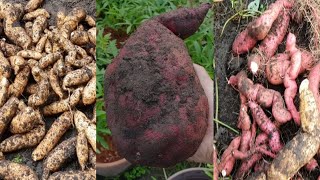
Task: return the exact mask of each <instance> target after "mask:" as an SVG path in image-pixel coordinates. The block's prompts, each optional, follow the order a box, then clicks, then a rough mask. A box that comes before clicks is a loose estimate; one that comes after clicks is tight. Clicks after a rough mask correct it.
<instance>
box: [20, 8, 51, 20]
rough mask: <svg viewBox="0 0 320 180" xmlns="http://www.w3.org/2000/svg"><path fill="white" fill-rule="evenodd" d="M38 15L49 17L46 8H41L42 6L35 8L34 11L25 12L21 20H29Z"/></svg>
mask: <svg viewBox="0 0 320 180" xmlns="http://www.w3.org/2000/svg"><path fill="white" fill-rule="evenodd" d="M38 16H44V17H46V18H49V17H50V14H49V13H48V11H47V10H45V9H42V8H39V9H37V10H35V11H32V12H29V13H27V14H25V15H24V16H23V20H25V21H30V20H33V19H35V18H36V17H38Z"/></svg>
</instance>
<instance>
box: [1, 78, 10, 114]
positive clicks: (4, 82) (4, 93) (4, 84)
mask: <svg viewBox="0 0 320 180" xmlns="http://www.w3.org/2000/svg"><path fill="white" fill-rule="evenodd" d="M9 85H10V84H9V81H8V79H7V78H5V77H2V78H1V80H0V108H1V107H2V106H3V105H4V104H5V103H6V102H7V100H8V98H9V92H8V91H9Z"/></svg>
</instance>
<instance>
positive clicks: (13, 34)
mask: <svg viewBox="0 0 320 180" xmlns="http://www.w3.org/2000/svg"><path fill="white" fill-rule="evenodd" d="M4 32H5V34H6V36H7V37H8V38H9V39H10V40H11V41H12V42H14V43H15V44H16V45H18V46H20V47H22V48H23V49H28V48H29V47H30V45H31V38H30V37H29V35H28V34H27V32H26V31H25V29H24V28H22V27H19V26H13V25H12V24H6V25H5V28H4ZM18 55H19V54H18Z"/></svg>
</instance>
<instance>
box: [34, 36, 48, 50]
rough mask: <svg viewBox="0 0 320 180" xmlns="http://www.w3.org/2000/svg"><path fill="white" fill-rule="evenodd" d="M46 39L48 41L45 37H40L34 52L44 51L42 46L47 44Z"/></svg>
mask: <svg viewBox="0 0 320 180" xmlns="http://www.w3.org/2000/svg"><path fill="white" fill-rule="evenodd" d="M47 39H48V37H47V35H44V36H42V37H41V38H40V39H39V41H38V43H37V45H36V47H35V51H37V52H39V53H42V51H43V50H44V46H45V44H46V42H47Z"/></svg>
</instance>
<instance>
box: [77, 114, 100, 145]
mask: <svg viewBox="0 0 320 180" xmlns="http://www.w3.org/2000/svg"><path fill="white" fill-rule="evenodd" d="M74 124H75V125H76V128H77V131H78V132H80V131H84V132H85V134H86V137H87V139H88V141H89V143H90V144H91V147H92V148H93V150H94V151H96V150H97V146H96V126H95V125H93V124H91V123H90V120H89V119H88V118H87V117H86V115H85V114H83V113H82V112H81V111H76V112H75V113H74Z"/></svg>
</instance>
